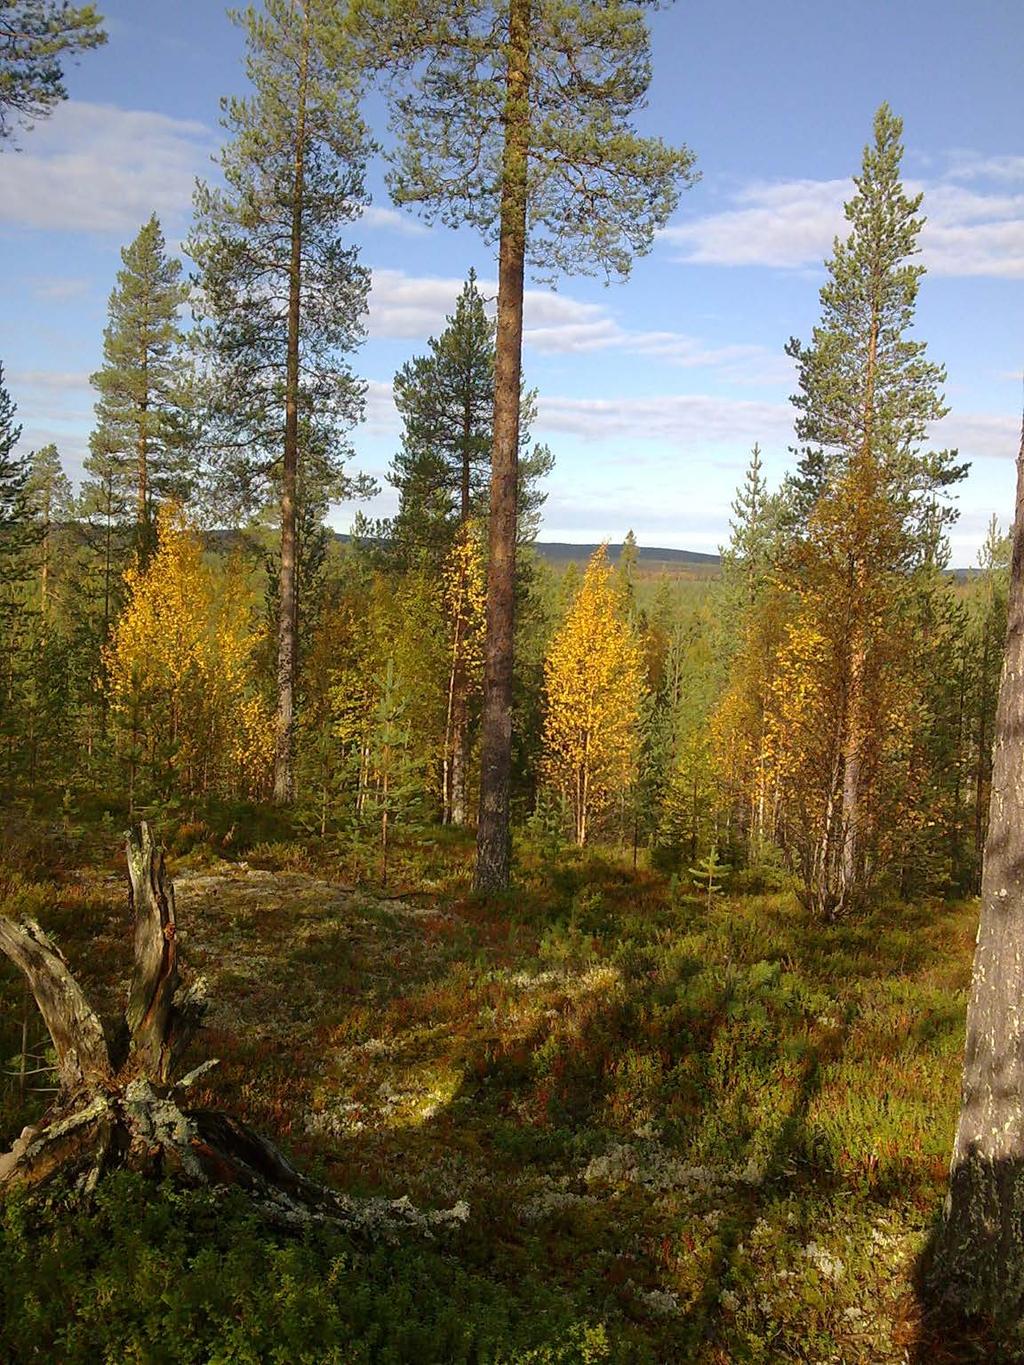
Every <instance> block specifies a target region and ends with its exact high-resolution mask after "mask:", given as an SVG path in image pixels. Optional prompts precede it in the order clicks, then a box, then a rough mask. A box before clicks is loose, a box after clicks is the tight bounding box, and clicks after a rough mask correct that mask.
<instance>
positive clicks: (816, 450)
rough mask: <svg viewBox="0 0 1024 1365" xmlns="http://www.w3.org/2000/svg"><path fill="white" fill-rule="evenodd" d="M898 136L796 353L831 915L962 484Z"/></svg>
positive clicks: (881, 123) (820, 856) (863, 822)
mask: <svg viewBox="0 0 1024 1365" xmlns="http://www.w3.org/2000/svg"><path fill="white" fill-rule="evenodd" d="M902 129H903V125H902V122H901V120H900V119H898V118H897V117H896V116H895V115H894V114H893V113H892V112H891V110H890V109H889V107H888V106H887V105H882V107H881V108H880V109H879V110H878V113H877V114H876V116H875V123H874V141H873V143H872V144H871V145H869V146H868V147H866V148H865V151H864V160H863V167H862V170H861V174H860V175H859V176H858V177H855V181H854V183H855V185H856V194H855V195H854V196H853V198H852V199H851V200H850V201H849V203H848V204H847V205H846V210H845V212H846V219H847V222H848V223H849V224H850V232H849V235H848V237H847V238H846V240H845V241H839V240H838V239H837V241H836V243H835V247H834V250H833V255H832V258H831V260H830V261H829V262H828V272H829V279H828V281H827V282H826V284H825V285H824V286H823V287H822V290H821V304H822V317H821V321H820V323H819V324H818V326H816V327H815V329H814V332H813V334H812V337H811V341H810V344H809V345H808V346H806V347H802V346H801V345H800V343H799V342H797V341H795V340H794V341H791V342H790V345H789V347H788V351H789V354H790V355H791V356H792V357H793V358H794V359H795V360H796V362H797V368H798V374H799V381H800V391H799V393H798V394H797V395H796V396H795V397H794V399H793V402H794V404H795V406H796V408H797V421H796V430H797V436H798V438H799V439H800V440H801V441H802V442H803V443H804V453H803V456H802V459H801V462H800V468H799V473H798V476H797V478H796V480H795V481H794V483H793V487H792V493H793V497H794V502H795V503H796V505H797V507H798V510H799V511H800V512H801V513H802V514H804V515H805V517H806V521H805V526H806V541H805V553H804V555H803V561H802V566H801V569H800V572H801V574H802V576H803V578H804V579H805V580H806V582H807V585H808V587H807V594H806V599H805V605H806V606H807V608H808V610H809V611H810V612H811V613H812V614H813V613H814V612H815V611H819V609H820V612H824V613H825V614H826V615H827V617H828V619H821V620H818V619H815V620H814V621H810V620H807V621H805V622H804V625H805V627H806V630H807V632H810V633H809V634H807V638H808V639H810V638H811V636H812V635H813V636H814V637H815V638H816V639H818V640H819V642H820V644H819V645H816V646H815V648H816V649H818V650H819V652H820V651H825V654H827V656H828V663H827V667H828V668H829V670H830V672H831V674H832V675H833V676H832V677H831V679H830V685H829V686H828V688H827V689H825V690H826V691H827V693H828V695H829V696H830V697H831V698H832V699H833V701H834V711H833V714H832V725H833V733H832V738H831V740H830V742H829V744H828V746H827V755H825V762H826V771H827V773H828V774H829V776H828V779H827V781H828V789H827V790H826V791H825V792H824V796H823V800H824V811H823V813H822V818H821V820H820V821H819V822H818V828H819V832H818V835H817V838H818V841H819V847H818V848H817V850H816V851H815V853H814V856H813V857H807V858H805V860H804V861H805V867H806V868H807V869H808V876H809V878H810V882H811V884H810V886H809V887H808V891H809V895H810V898H811V900H812V902H813V903H814V904H815V906H817V907H818V908H819V909H820V910H822V911H823V912H824V913H827V914H837V913H841V912H842V911H843V910H844V909H846V908H847V907H848V906H849V905H850V904H852V903H853V902H854V901H855V900H856V899H857V897H858V895H859V894H860V892H861V890H862V883H863V880H864V873H865V852H866V840H867V836H868V832H869V829H870V826H871V812H870V809H869V787H870V785H871V782H872V780H873V777H874V776H875V775H876V770H877V757H878V753H879V751H880V750H879V745H880V743H881V741H882V736H881V734H880V728H879V720H880V713H879V711H878V709H877V707H875V706H873V703H872V698H871V689H872V686H873V684H874V682H875V681H879V680H880V679H881V678H882V677H883V675H884V672H885V669H886V666H887V665H886V661H887V660H888V659H890V658H891V657H893V647H894V640H893V638H892V634H891V627H892V626H893V624H894V622H895V621H896V619H897V618H898V617H899V615H900V610H901V609H900V605H899V603H898V601H897V599H898V598H899V597H900V594H901V588H902V584H903V583H904V581H905V575H906V572H907V570H908V569H910V568H912V567H914V565H915V564H916V563H919V562H921V560H922V559H923V557H924V556H925V555H926V554H927V553H928V547H929V546H930V545H931V544H932V543H933V540H934V534H935V525H936V516H937V515H938V516H939V518H940V520H941V519H942V518H946V519H948V518H949V517H951V516H952V515H953V513H952V512H951V511H950V510H949V509H948V508H946V507H944V506H943V504H942V502H941V498H942V494H943V492H944V491H945V490H946V489H947V488H948V486H949V485H950V484H952V483H955V482H956V481H957V480H958V479H960V478H962V477H963V475H964V473H965V472H966V470H965V467H964V466H960V465H957V464H956V462H955V452H949V451H945V452H942V453H940V454H935V453H930V452H927V453H926V452H925V451H923V450H922V445H923V443H924V441H925V439H926V434H927V428H928V425H929V423H931V422H933V421H936V420H937V419H938V418H940V417H942V416H943V414H944V413H945V411H946V409H945V408H944V406H943V402H942V394H941V385H942V383H943V381H944V379H945V372H944V370H943V369H942V367H941V366H939V365H936V364H933V363H931V362H930V361H928V360H927V359H926V358H925V344H924V342H921V341H918V340H915V339H913V338H911V336H910V335H909V332H910V329H911V327H912V325H913V321H914V311H915V304H916V300H917V293H918V287H919V284H920V280H921V276H922V275H923V274H924V267H923V266H921V265H918V264H914V263H913V262H912V258H913V256H914V255H916V254H917V251H918V245H917V242H918V236H919V234H920V231H921V227H922V224H923V219H922V218H921V217H920V215H919V210H920V207H921V196H920V195H915V196H908V195H907V194H906V192H905V191H904V189H903V185H902V183H901V181H900V164H901V161H902V156H903V147H902V144H901V141H900V138H901V135H902ZM937 509H938V511H937ZM820 612H819V614H820ZM837 621H841V629H839V631H838V633H836V632H835V631H833V630H832V626H833V625H835V623H836V622H837ZM822 657H824V655H823V656H822ZM819 695H820V696H824V695H825V691H820V693H819Z"/></svg>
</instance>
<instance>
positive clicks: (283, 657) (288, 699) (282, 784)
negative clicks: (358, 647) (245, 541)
mask: <svg viewBox="0 0 1024 1365" xmlns="http://www.w3.org/2000/svg"><path fill="white" fill-rule="evenodd" d="M309 41H310V39H309V28H308V23H307V26H306V29H305V30H304V34H303V46H302V58H301V61H302V65H301V69H300V71H299V98H298V107H297V109H296V111H295V159H294V168H293V179H292V205H291V208H292V221H291V241H290V244H289V265H288V354H287V358H286V374H285V403H284V458H283V461H282V468H281V570H280V576H279V579H278V605H277V612H278V615H277V727H276V739H275V750H274V800H275V801H277V802H279V803H280V804H282V805H286V804H288V803H289V802H290V801H291V800H292V798H293V796H294V795H295V777H294V763H293V749H294V730H295V664H296V657H297V654H298V650H297V639H298V628H299V607H298V563H297V536H296V526H295V515H296V497H297V490H298V469H299V379H300V375H299V343H300V330H301V326H302V229H303V221H302V211H303V205H304V197H305V178H306V87H307V80H308V74H307V73H308V67H309Z"/></svg>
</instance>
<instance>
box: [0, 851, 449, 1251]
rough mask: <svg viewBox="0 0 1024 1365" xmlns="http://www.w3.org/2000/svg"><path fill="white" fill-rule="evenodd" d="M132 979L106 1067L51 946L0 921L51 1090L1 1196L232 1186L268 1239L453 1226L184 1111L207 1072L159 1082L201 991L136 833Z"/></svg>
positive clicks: (219, 1116) (0, 1176)
mask: <svg viewBox="0 0 1024 1365" xmlns="http://www.w3.org/2000/svg"><path fill="white" fill-rule="evenodd" d="M128 867H129V875H130V877H131V886H132V896H131V901H132V906H133V908H134V910H135V939H134V950H135V969H134V972H133V975H132V981H131V986H130V989H129V994H128V1003H127V1006H126V1009H125V1018H124V1023H123V1026H122V1033H123V1039H122V1046H121V1048H120V1049H119V1051H118V1054H117V1065H116V1066H115V1065H113V1063H112V1060H111V1053H110V1050H109V1049H108V1047H107V1043H106V1039H105V1037H104V1034H103V1028H102V1025H101V1024H100V1021H99V1019H98V1017H97V1016H96V1014H95V1013H94V1011H93V1010H92V1009H91V1007H90V1006H89V1004H88V1001H87V1000H86V998H85V995H84V993H83V992H82V990H81V988H80V987H79V986H78V985H77V983H76V982H75V980H74V977H73V976H72V975H71V972H70V970H69V968H68V966H67V963H66V962H65V961H64V958H63V957H62V956H61V954H60V952H59V950H58V949H57V948H56V946H55V945H54V944H53V943H52V942H51V941H50V940H49V939H48V938H47V936H46V935H45V934H44V933H43V931H42V930H41V929H40V928H39V926H38V925H37V924H34V923H32V922H30V921H29V922H21V923H19V922H15V921H12V920H7V919H2V918H0V950H3V951H4V952H6V953H7V955H8V956H9V957H10V958H11V959H12V960H13V961H14V962H15V963H17V965H18V966H19V967H21V969H22V971H23V972H24V973H25V975H26V977H27V978H28V981H29V984H30V986H31V988H32V991H33V993H34V995H35V997H36V1000H37V1001H38V1002H39V1007H40V1011H41V1013H42V1015H43V1019H44V1021H45V1023H46V1026H47V1028H48V1029H49V1031H50V1035H51V1037H52V1038H53V1042H54V1047H55V1048H56V1050H57V1058H58V1072H59V1077H60V1088H59V1093H58V1095H57V1098H56V1100H55V1102H54V1104H53V1106H52V1107H51V1109H50V1111H49V1113H48V1114H47V1115H46V1117H45V1118H44V1119H43V1120H42V1121H41V1122H40V1123H39V1124H38V1125H37V1126H34V1127H28V1128H25V1129H24V1130H23V1131H22V1133H21V1135H20V1137H19V1138H18V1139H17V1141H16V1142H15V1143H14V1146H13V1147H12V1148H11V1150H10V1151H9V1152H7V1153H5V1154H2V1155H0V1195H2V1194H3V1193H4V1192H5V1191H7V1190H12V1189H14V1188H16V1187H17V1188H21V1189H27V1190H29V1191H30V1192H34V1191H39V1190H42V1189H43V1188H44V1187H46V1186H47V1185H48V1184H49V1183H50V1181H52V1180H53V1179H55V1178H57V1177H60V1178H61V1179H63V1180H65V1181H66V1182H69V1183H70V1184H71V1185H72V1186H73V1187H74V1188H77V1189H78V1190H80V1191H83V1192H86V1193H88V1192H91V1191H92V1190H93V1189H94V1188H95V1186H96V1183H97V1182H98V1180H99V1179H100V1177H101V1176H102V1175H103V1173H104V1172H105V1171H106V1170H108V1169H110V1168H112V1167H116V1166H121V1167H125V1168H128V1169H131V1170H136V1171H141V1172H146V1173H151V1174H154V1175H158V1176H170V1177H172V1178H174V1179H176V1180H178V1181H180V1182H181V1183H183V1184H186V1185H192V1186H204V1185H205V1186H224V1187H235V1188H238V1189H240V1190H242V1191H244V1192H245V1194H246V1195H247V1196H248V1197H249V1199H250V1200H251V1202H252V1203H253V1205H254V1207H255V1208H257V1209H258V1210H259V1211H260V1212H261V1213H262V1214H263V1215H264V1216H265V1217H266V1218H267V1219H268V1220H269V1221H271V1222H272V1223H274V1224H276V1225H277V1226H279V1227H283V1228H287V1229H293V1230H294V1229H299V1228H302V1227H306V1226H309V1225H310V1224H311V1223H331V1224H334V1225H337V1226H341V1227H344V1228H347V1229H349V1230H353V1231H362V1232H366V1233H369V1234H373V1235H374V1236H376V1237H385V1238H386V1237H391V1236H394V1235H397V1234H398V1233H400V1232H402V1231H417V1232H419V1233H421V1234H426V1235H429V1234H430V1232H431V1230H432V1229H435V1228H444V1227H453V1226H457V1225H459V1224H460V1223H462V1222H464V1221H465V1219H466V1217H467V1216H468V1208H467V1207H466V1206H465V1205H464V1204H460V1205H457V1206H456V1207H455V1208H454V1209H452V1210H448V1211H442V1212H438V1213H426V1214H424V1213H421V1212H419V1211H418V1210H417V1209H415V1208H414V1207H413V1205H412V1204H411V1203H410V1202H409V1200H408V1199H398V1200H385V1199H370V1200H354V1199H350V1198H349V1197H348V1196H346V1195H344V1194H341V1193H340V1192H338V1191H336V1190H332V1189H330V1188H329V1187H327V1186H325V1185H319V1184H317V1183H316V1182H314V1181H311V1180H308V1179H307V1178H306V1177H305V1176H303V1175H301V1174H300V1173H299V1172H298V1171H296V1170H295V1169H294V1167H293V1166H292V1165H291V1164H290V1163H289V1162H288V1161H287V1159H286V1158H285V1157H284V1156H283V1155H282V1153H281V1152H279V1151H278V1149H277V1148H276V1147H275V1146H274V1145H273V1143H271V1142H269V1141H268V1140H267V1139H266V1138H264V1137H262V1136H261V1135H260V1134H259V1133H257V1132H256V1131H255V1130H254V1129H252V1128H250V1127H249V1126H248V1124H245V1123H242V1122H240V1121H239V1120H238V1119H235V1118H232V1117H231V1116H230V1115H228V1114H224V1113H219V1112H216V1111H213V1110H205V1109H187V1108H185V1107H183V1105H182V1102H181V1100H182V1096H183V1094H184V1093H185V1092H186V1091H187V1090H188V1089H189V1087H190V1086H191V1085H192V1084H194V1082H195V1081H196V1080H198V1079H199V1077H200V1076H202V1075H205V1073H206V1072H207V1071H208V1070H209V1069H210V1068H211V1067H212V1066H215V1065H216V1062H215V1061H212V1060H211V1061H208V1062H204V1063H202V1064H201V1065H200V1066H198V1067H196V1068H194V1069H193V1070H192V1071H190V1072H189V1073H188V1075H186V1076H184V1077H182V1078H181V1079H180V1080H178V1081H177V1083H176V1084H175V1083H171V1077H173V1075H174V1073H175V1071H176V1070H177V1069H178V1067H179V1064H180V1060H181V1056H182V1054H183V1052H184V1049H185V1046H186V1044H187V1042H188V1040H189V1039H190V1038H191V1037H192V1035H193V1034H194V1032H195V1030H196V1029H197V1028H198V1027H199V1025H200V1023H201V1020H202V1016H203V1013H204V1011H205V1008H206V985H205V982H204V981H203V980H202V979H201V978H196V979H195V980H193V981H192V982H191V983H183V982H182V981H181V978H180V975H179V971H178V967H179V962H178V951H177V939H176V927H175V917H174V890H173V886H172V885H171V884H170V883H169V882H168V881H167V879H166V874H165V869H164V860H163V853H162V850H159V849H155V848H154V846H153V842H152V839H151V838H150V834H149V830H148V829H147V827H146V825H145V824H143V826H142V828H141V831H140V833H139V834H138V835H135V834H134V833H132V834H129V835H128Z"/></svg>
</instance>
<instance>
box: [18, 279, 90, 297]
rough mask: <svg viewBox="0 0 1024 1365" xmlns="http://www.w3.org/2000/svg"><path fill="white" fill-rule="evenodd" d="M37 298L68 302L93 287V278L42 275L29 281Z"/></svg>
mask: <svg viewBox="0 0 1024 1365" xmlns="http://www.w3.org/2000/svg"><path fill="white" fill-rule="evenodd" d="M29 287H30V288H31V290H32V293H33V295H34V297H35V298H37V299H41V300H42V301H43V302H44V303H66V302H67V301H68V300H69V299H77V298H80V297H81V296H82V295H83V294H87V293H88V292H89V290H90V288H91V287H92V281H91V280H83V279H64V278H62V277H60V276H40V277H39V278H37V279H34V280H30V281H29Z"/></svg>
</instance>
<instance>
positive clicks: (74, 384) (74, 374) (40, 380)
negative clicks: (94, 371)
mask: <svg viewBox="0 0 1024 1365" xmlns="http://www.w3.org/2000/svg"><path fill="white" fill-rule="evenodd" d="M7 382H8V387H9V388H10V389H11V390H12V391H14V390H17V389H32V390H35V391H40V390H42V391H43V392H44V393H56V394H61V395H67V394H69V393H80V392H81V391H82V390H83V389H87V388H88V387H89V376H88V375H87V374H86V373H85V372H84V371H82V370H12V371H11V372H10V374H9V375H8V376H7Z"/></svg>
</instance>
